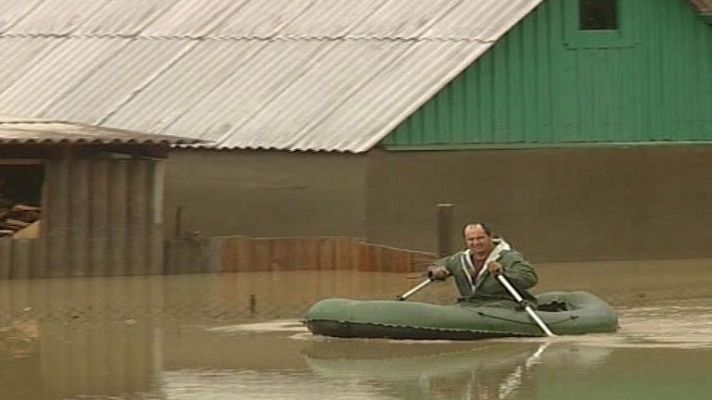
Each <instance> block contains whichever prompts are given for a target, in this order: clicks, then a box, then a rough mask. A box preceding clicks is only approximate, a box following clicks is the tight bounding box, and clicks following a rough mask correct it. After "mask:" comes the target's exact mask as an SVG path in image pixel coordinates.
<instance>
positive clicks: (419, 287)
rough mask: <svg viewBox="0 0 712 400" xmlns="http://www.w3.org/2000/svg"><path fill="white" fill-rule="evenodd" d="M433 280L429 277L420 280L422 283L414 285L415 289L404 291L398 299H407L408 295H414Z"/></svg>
mask: <svg viewBox="0 0 712 400" xmlns="http://www.w3.org/2000/svg"><path fill="white" fill-rule="evenodd" d="M432 281H433V280H432V279H430V278H428V279H426V280H424V281H422V282H420V283H419V284H418V286H416V287H414V288H413V289H410V290H409V291H407V292H405V293H403V294H402V295H400V296H398V300H400V301H404V300H405V299H407V298H408V297H410V296H412V295H414V294H415V293H416V292H417V291H419V290H420V289H422V288H424V287H426V286H428V285H429V284H430V283H431V282H432Z"/></svg>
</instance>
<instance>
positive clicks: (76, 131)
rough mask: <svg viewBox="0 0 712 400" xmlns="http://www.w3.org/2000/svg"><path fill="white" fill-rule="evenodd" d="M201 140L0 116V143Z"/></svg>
mask: <svg viewBox="0 0 712 400" xmlns="http://www.w3.org/2000/svg"><path fill="white" fill-rule="evenodd" d="M201 142H202V141H201V140H197V139H189V138H184V137H179V136H168V135H153V134H146V133H141V132H132V131H127V130H124V129H114V128H104V127H98V126H92V125H87V124H81V123H76V122H66V121H50V120H41V119H27V118H14V117H6V116H0V143H2V144H15V143H18V144H32V143H96V144H100V143H112V144H174V145H180V144H196V143H201Z"/></svg>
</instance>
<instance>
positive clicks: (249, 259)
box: [0, 236, 436, 280]
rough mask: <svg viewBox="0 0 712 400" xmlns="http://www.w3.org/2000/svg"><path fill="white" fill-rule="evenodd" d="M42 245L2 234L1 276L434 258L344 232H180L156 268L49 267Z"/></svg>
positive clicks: (353, 265)
mask: <svg viewBox="0 0 712 400" xmlns="http://www.w3.org/2000/svg"><path fill="white" fill-rule="evenodd" d="M43 250H44V246H43V245H42V241H41V239H12V238H0V280H7V279H24V278H44V277H91V276H123V275H156V274H185V273H206V272H207V273H210V272H213V273H214V272H249V271H296V270H358V271H379V272H415V271H423V270H424V269H425V268H426V266H427V265H428V264H429V263H430V262H432V261H433V260H434V259H435V258H436V257H435V255H434V254H432V253H426V252H417V251H410V250H403V249H397V248H392V247H388V246H380V245H374V244H369V243H364V242H363V241H361V240H358V239H354V238H346V237H310V238H250V237H247V236H221V237H208V238H197V237H185V238H179V239H175V240H172V241H168V242H166V243H165V249H164V250H165V257H164V265H163V268H161V269H160V270H158V271H156V270H154V269H153V268H144V269H141V268H139V267H140V266H134V265H129V264H126V265H124V267H125V268H114V267H112V268H94V269H92V270H86V269H85V268H82V266H81V265H78V264H77V265H74V263H72V261H71V260H68V261H67V262H66V263H62V264H61V265H59V264H57V263H54V264H52V265H50V266H49V267H48V266H47V265H45V264H46V262H47V258H46V257H45V256H44V255H45V254H46V253H45V252H44V251H43ZM48 265H49V264H48ZM48 268H50V269H52V270H48Z"/></svg>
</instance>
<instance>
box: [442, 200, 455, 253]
mask: <svg viewBox="0 0 712 400" xmlns="http://www.w3.org/2000/svg"><path fill="white" fill-rule="evenodd" d="M453 207H455V205H454V204H438V257H445V256H447V255H449V254H451V253H452V209H453Z"/></svg>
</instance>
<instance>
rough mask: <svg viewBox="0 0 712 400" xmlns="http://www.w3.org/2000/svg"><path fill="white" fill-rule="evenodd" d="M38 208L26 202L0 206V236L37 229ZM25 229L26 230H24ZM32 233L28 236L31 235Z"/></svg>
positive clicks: (25, 234)
mask: <svg viewBox="0 0 712 400" xmlns="http://www.w3.org/2000/svg"><path fill="white" fill-rule="evenodd" d="M39 219H40V209H39V208H38V207H32V206H28V205H26V204H15V205H13V206H5V207H1V208H0V237H7V236H17V235H20V234H21V233H22V232H24V233H22V235H23V236H25V237H26V236H27V232H31V231H35V230H37V227H38V226H39ZM25 231H27V232H25ZM33 236H34V234H32V235H30V236H29V237H33Z"/></svg>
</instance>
